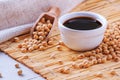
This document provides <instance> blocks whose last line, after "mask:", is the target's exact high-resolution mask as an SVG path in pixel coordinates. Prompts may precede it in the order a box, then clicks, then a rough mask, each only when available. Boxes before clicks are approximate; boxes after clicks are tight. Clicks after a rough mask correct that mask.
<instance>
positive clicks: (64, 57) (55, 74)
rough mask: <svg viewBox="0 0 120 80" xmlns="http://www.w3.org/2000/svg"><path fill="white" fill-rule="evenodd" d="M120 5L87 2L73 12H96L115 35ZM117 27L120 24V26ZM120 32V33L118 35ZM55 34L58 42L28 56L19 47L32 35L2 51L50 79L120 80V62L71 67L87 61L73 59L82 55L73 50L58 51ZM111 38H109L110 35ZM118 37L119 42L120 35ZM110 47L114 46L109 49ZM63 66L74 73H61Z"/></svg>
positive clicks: (107, 0) (114, 1)
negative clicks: (112, 72) (100, 74)
mask: <svg viewBox="0 0 120 80" xmlns="http://www.w3.org/2000/svg"><path fill="white" fill-rule="evenodd" d="M111 1H112V2H111ZM88 4H89V5H88ZM119 4H120V0H87V1H85V2H84V3H82V4H80V5H79V6H77V7H76V8H75V9H74V10H72V11H81V10H86V11H93V12H96V13H99V14H101V15H103V16H105V17H106V18H107V20H108V23H109V27H110V28H108V29H107V30H109V29H110V30H109V31H110V32H111V33H113V32H114V31H115V30H114V28H115V27H116V26H114V25H113V24H118V23H119V22H120V18H119V16H120V14H119V13H120V9H119ZM117 22H118V23H117ZM118 25H120V23H119V24H118ZM119 29H120V28H119ZM119 31H120V30H118V31H117V32H119ZM55 33H56V34H55V35H53V37H54V39H55V40H54V45H52V46H50V47H49V48H48V49H47V50H44V51H39V50H35V51H33V52H27V53H22V52H21V51H20V49H19V48H18V47H17V45H18V44H19V43H22V42H23V39H24V38H30V36H29V34H27V35H23V36H20V37H19V38H20V42H13V41H12V40H11V41H7V42H5V43H3V44H1V45H0V49H1V50H2V51H4V52H5V53H6V54H7V55H9V56H10V57H12V58H13V59H15V60H17V61H19V62H21V63H22V64H24V65H26V66H27V67H29V68H30V69H31V70H33V71H34V72H36V73H38V74H40V75H42V76H43V77H44V78H46V79H47V80H120V75H119V74H120V62H113V61H107V62H105V63H104V64H97V65H93V66H91V67H89V68H84V69H81V68H78V69H76V68H73V67H71V65H72V63H76V64H79V63H81V62H83V61H84V60H86V59H87V58H83V59H77V60H72V57H73V56H78V55H79V54H80V53H81V54H82V53H83V52H76V51H72V50H70V49H69V48H67V47H65V46H62V51H58V50H57V49H56V45H57V44H56V43H57V42H58V41H59V40H60V34H59V32H58V29H57V30H56V32H55ZM109 34H110V33H109ZM113 36H114V35H113ZM108 38H110V36H109V37H108ZM118 38H119V39H120V36H119V35H118ZM116 42H117V44H119V43H120V42H119V41H118V40H117V41H116ZM107 43H110V42H107ZM86 45H87V44H86ZM110 46H111V45H109V46H108V47H110ZM112 48H113V47H112ZM118 51H120V50H118ZM100 53H101V52H100ZM83 54H84V53H83ZM51 55H52V56H53V55H54V57H53V58H51ZM96 55H97V54H96ZM25 56H28V58H27V59H26V58H25ZM59 60H61V61H63V64H59ZM64 67H69V68H70V69H71V72H70V73H69V74H63V73H60V72H59V69H61V68H64ZM111 70H115V71H116V73H117V74H118V75H111V74H110V71H111ZM99 72H100V73H102V74H103V77H96V76H95V74H97V73H99Z"/></svg>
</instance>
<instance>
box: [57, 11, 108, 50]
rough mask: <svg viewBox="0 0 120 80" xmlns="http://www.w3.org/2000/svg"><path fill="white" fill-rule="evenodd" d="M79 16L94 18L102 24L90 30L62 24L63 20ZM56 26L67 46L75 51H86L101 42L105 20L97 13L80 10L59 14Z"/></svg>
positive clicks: (105, 25)
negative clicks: (72, 27)
mask: <svg viewBox="0 0 120 80" xmlns="http://www.w3.org/2000/svg"><path fill="white" fill-rule="evenodd" d="M80 16H84V17H91V18H93V19H96V20H98V21H99V22H100V23H101V24H102V26H101V27H99V28H97V29H92V30H75V29H71V28H68V27H65V26H64V25H63V23H64V22H65V21H67V20H69V19H71V18H75V17H80ZM58 26H59V30H60V34H61V38H62V41H63V42H64V43H65V45H66V46H67V47H69V48H71V49H73V50H77V51H86V50H91V49H93V48H95V47H97V46H98V45H99V44H100V43H101V42H102V40H103V37H104V32H105V30H106V27H107V21H106V19H105V18H104V17H103V16H101V15H99V14H97V13H94V12H88V11H82V12H73V13H68V14H65V15H63V16H61V17H60V18H59V21H58ZM88 26H89V25H88Z"/></svg>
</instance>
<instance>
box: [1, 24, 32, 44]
mask: <svg viewBox="0 0 120 80" xmlns="http://www.w3.org/2000/svg"><path fill="white" fill-rule="evenodd" d="M32 26H33V23H32V24H26V25H21V26H17V27H14V28H10V29H5V30H2V31H0V43H2V42H4V41H7V40H9V39H11V38H13V37H15V36H18V35H20V34H25V33H27V32H29V31H30V29H31V27H32Z"/></svg>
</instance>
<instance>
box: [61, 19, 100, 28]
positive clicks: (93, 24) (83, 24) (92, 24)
mask: <svg viewBox="0 0 120 80" xmlns="http://www.w3.org/2000/svg"><path fill="white" fill-rule="evenodd" d="M63 25H64V26H66V27H68V28H71V29H75V30H91V29H96V28H99V27H101V26H102V24H101V23H100V22H99V21H98V20H96V19H93V18H91V17H75V18H72V19H69V20H67V21H65V22H64V23H63Z"/></svg>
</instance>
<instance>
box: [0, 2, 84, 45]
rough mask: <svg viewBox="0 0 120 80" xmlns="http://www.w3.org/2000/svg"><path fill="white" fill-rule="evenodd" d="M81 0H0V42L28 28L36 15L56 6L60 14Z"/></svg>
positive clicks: (24, 31) (22, 32) (26, 30)
mask: <svg viewBox="0 0 120 80" xmlns="http://www.w3.org/2000/svg"><path fill="white" fill-rule="evenodd" d="M82 1H83V0H0V43H2V42H4V41H6V40H9V39H10V38H12V37H14V36H18V35H20V34H24V33H26V32H28V31H29V30H30V28H31V27H32V25H33V23H34V22H35V21H36V19H37V18H38V16H39V15H40V14H41V13H42V12H45V11H48V9H49V8H50V6H57V7H59V8H60V10H61V15H63V14H65V13H66V12H68V11H70V10H71V9H72V8H74V7H75V6H76V5H78V4H79V3H80V2H82Z"/></svg>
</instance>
